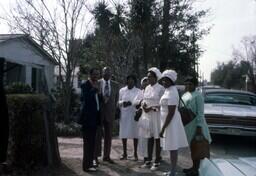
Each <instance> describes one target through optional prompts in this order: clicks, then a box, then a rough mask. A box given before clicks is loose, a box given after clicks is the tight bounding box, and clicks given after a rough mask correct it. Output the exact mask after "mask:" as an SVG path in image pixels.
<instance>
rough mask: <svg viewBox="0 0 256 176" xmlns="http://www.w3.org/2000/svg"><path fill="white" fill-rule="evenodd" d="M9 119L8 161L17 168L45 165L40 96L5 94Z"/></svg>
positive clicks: (42, 101) (45, 144) (44, 138)
mask: <svg viewBox="0 0 256 176" xmlns="http://www.w3.org/2000/svg"><path fill="white" fill-rule="evenodd" d="M7 102H8V108H9V118H10V142H9V149H8V153H9V157H8V158H9V160H10V162H11V163H12V164H13V165H15V166H18V167H25V168H27V167H31V166H34V165H41V164H46V162H47V143H46V132H45V126H44V111H45V107H46V105H47V98H46V97H45V96H43V95H32V94H26V95H25V94H23V95H22V94H17V95H16V94H14V95H8V96H7Z"/></svg>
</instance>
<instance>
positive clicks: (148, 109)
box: [142, 103, 152, 113]
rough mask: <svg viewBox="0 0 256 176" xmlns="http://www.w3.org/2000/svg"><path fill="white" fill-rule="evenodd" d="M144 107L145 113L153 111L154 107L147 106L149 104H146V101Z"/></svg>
mask: <svg viewBox="0 0 256 176" xmlns="http://www.w3.org/2000/svg"><path fill="white" fill-rule="evenodd" d="M142 108H143V110H144V112H145V113H148V112H149V111H151V110H152V108H151V107H149V108H148V106H147V104H146V103H144V104H143V106H142Z"/></svg>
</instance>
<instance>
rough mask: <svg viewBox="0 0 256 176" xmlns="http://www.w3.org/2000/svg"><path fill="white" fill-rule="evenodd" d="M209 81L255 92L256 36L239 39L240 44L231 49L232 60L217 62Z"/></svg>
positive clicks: (226, 86)
mask: <svg viewBox="0 0 256 176" xmlns="http://www.w3.org/2000/svg"><path fill="white" fill-rule="evenodd" d="M246 79H247V80H246ZM211 82H212V83H213V84H216V85H221V86H222V87H225V88H229V89H231V88H232V89H248V90H250V91H252V92H256V36H247V37H244V38H243V39H242V40H241V44H240V45H239V46H238V47H237V48H234V49H233V54H232V60H231V61H229V62H228V63H219V64H218V66H217V68H216V69H215V70H214V71H213V72H212V74H211ZM246 82H247V83H246ZM246 84H247V85H246Z"/></svg>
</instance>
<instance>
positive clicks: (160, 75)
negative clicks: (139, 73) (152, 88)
mask: <svg viewBox="0 0 256 176" xmlns="http://www.w3.org/2000/svg"><path fill="white" fill-rule="evenodd" d="M149 71H152V72H154V73H155V74H156V77H157V80H159V79H160V78H161V77H162V74H161V72H160V71H159V69H158V68H156V67H152V68H150V69H148V72H149Z"/></svg>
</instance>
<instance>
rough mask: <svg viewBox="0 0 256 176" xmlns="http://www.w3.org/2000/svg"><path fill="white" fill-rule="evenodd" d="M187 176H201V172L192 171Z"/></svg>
mask: <svg viewBox="0 0 256 176" xmlns="http://www.w3.org/2000/svg"><path fill="white" fill-rule="evenodd" d="M186 176H199V172H198V171H195V170H192V171H190V172H188V173H186Z"/></svg>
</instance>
